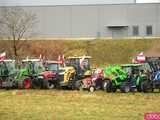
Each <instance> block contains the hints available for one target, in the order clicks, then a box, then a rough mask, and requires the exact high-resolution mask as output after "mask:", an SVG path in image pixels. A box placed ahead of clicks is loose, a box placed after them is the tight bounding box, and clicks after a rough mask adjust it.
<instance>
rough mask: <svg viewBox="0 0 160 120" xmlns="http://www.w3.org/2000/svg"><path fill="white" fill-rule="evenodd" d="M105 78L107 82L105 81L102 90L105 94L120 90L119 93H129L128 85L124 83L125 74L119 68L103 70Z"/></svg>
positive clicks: (112, 67)
mask: <svg viewBox="0 0 160 120" xmlns="http://www.w3.org/2000/svg"><path fill="white" fill-rule="evenodd" d="M104 74H105V77H106V78H108V80H106V81H105V87H106V88H104V89H105V90H106V91H107V92H116V91H117V89H120V90H121V92H129V85H128V83H127V82H126V78H127V73H126V72H125V71H124V70H123V69H122V68H121V66H118V65H116V66H109V67H106V68H105V69H104Z"/></svg>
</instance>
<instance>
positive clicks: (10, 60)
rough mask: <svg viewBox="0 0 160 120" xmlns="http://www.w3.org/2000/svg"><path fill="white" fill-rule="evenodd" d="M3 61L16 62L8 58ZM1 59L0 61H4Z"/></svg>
mask: <svg viewBox="0 0 160 120" xmlns="http://www.w3.org/2000/svg"><path fill="white" fill-rule="evenodd" d="M2 61H3V62H15V60H11V59H7V60H2ZM2 61H0V62H2Z"/></svg>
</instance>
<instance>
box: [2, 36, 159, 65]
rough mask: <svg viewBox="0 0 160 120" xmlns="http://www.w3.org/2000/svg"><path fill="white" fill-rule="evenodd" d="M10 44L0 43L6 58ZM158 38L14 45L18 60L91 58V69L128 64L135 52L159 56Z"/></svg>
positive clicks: (43, 41) (10, 54)
mask: <svg viewBox="0 0 160 120" xmlns="http://www.w3.org/2000/svg"><path fill="white" fill-rule="evenodd" d="M12 42H13V41H6V40H3V41H2V40H1V41H0V52H3V51H6V52H7V55H8V57H13V50H12ZM159 45H160V40H159V39H136V40H131V39H130V40H75V41H73V40H59V41H58V40H53V41H52V40H37V41H32V40H28V41H22V42H20V43H18V48H19V49H18V54H19V55H20V56H21V57H23V58H24V57H26V56H30V57H39V55H40V54H42V55H43V56H46V57H47V58H48V59H57V56H58V55H59V54H64V55H65V56H71V55H84V54H86V55H91V56H92V57H93V60H92V63H93V65H94V66H105V65H107V64H120V63H127V62H130V61H131V59H132V57H134V55H136V54H137V53H138V52H141V51H144V53H145V54H147V55H149V56H152V55H156V56H160V54H159V53H160V46H159Z"/></svg>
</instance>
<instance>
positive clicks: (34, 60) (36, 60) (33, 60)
mask: <svg viewBox="0 0 160 120" xmlns="http://www.w3.org/2000/svg"><path fill="white" fill-rule="evenodd" d="M22 61H23V62H29V61H32V62H39V61H40V59H25V60H22Z"/></svg>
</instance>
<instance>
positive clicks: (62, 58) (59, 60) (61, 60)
mask: <svg viewBox="0 0 160 120" xmlns="http://www.w3.org/2000/svg"><path fill="white" fill-rule="evenodd" d="M58 62H59V63H60V64H64V62H65V59H64V55H62V56H61V55H59V56H58Z"/></svg>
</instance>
